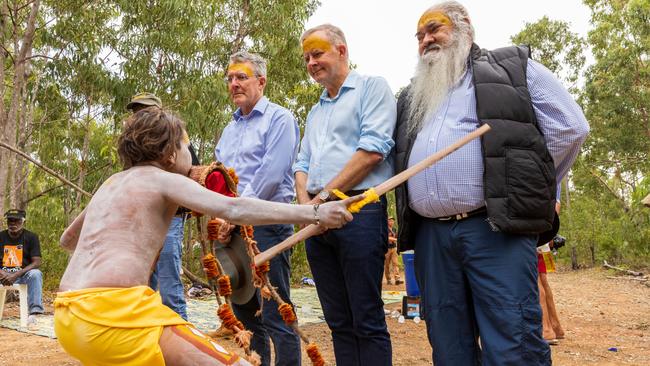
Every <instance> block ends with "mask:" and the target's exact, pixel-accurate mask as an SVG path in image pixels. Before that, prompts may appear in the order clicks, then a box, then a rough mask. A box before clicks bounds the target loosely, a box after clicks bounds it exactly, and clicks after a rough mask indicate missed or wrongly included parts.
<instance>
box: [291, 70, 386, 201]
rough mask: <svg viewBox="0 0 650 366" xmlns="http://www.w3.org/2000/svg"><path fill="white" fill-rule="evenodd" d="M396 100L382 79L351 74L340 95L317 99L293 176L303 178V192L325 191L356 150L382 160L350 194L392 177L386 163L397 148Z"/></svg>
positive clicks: (310, 113)
mask: <svg viewBox="0 0 650 366" xmlns="http://www.w3.org/2000/svg"><path fill="white" fill-rule="evenodd" d="M396 118H397V105H396V102H395V97H394V96H393V93H392V92H391V90H390V87H389V86H388V83H387V82H386V80H384V79H383V78H381V77H373V76H362V75H359V74H358V73H356V72H354V71H351V72H350V73H349V74H348V76H347V78H346V79H345V81H344V82H343V85H342V86H341V89H340V90H339V93H338V95H337V96H336V97H334V98H329V97H328V95H327V90H324V91H323V93H322V94H321V97H320V100H319V101H318V103H316V104H315V105H314V107H313V108H312V109H311V111H310V112H309V115H308V116H307V125H306V127H305V136H304V137H303V139H302V145H301V147H300V153H299V154H298V159H297V160H296V163H295V164H294V166H293V171H294V173H295V172H304V173H307V191H308V192H310V193H312V194H316V193H318V192H320V191H321V190H323V188H324V187H325V185H326V184H327V183H329V181H331V180H332V179H333V178H334V177H335V176H336V175H338V174H339V172H340V171H341V170H342V169H343V167H344V166H345V164H347V162H348V161H349V160H350V158H351V157H352V155H353V154H354V153H355V152H356V151H357V150H359V149H361V150H365V151H369V152H376V153H380V154H382V155H383V157H384V160H383V161H382V162H381V163H379V164H378V165H377V166H376V167H375V169H373V171H372V172H370V174H368V175H367V176H366V178H365V179H364V180H363V181H362V182H361V183H359V184H358V185H356V186H355V187H353V188H352V189H353V190H359V189H367V188H370V187H373V186H375V185H377V184H379V183H381V182H383V181H385V180H386V179H388V178H390V177H391V176H392V175H393V164H392V160H391V159H387V157H388V155H389V153H390V151H391V149H392V148H393V146H394V145H395V142H394V141H393V130H394V129H395V122H396Z"/></svg>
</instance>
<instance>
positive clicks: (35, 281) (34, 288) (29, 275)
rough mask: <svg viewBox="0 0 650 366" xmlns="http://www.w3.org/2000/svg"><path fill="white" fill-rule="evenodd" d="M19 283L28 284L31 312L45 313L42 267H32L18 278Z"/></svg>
mask: <svg viewBox="0 0 650 366" xmlns="http://www.w3.org/2000/svg"><path fill="white" fill-rule="evenodd" d="M14 283H17V284H24V285H27V303H28V304H29V314H30V315H31V314H43V273H42V272H41V270H40V269H30V270H29V271H27V272H26V273H25V274H23V275H22V276H20V277H18V279H16V282H14Z"/></svg>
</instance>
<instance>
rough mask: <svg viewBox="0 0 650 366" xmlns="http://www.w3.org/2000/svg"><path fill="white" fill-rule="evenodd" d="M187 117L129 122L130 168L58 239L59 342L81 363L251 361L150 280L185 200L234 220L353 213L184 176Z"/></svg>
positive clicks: (145, 115)
mask: <svg viewBox="0 0 650 366" xmlns="http://www.w3.org/2000/svg"><path fill="white" fill-rule="evenodd" d="M188 144H189V139H188V137H187V133H186V132H185V130H184V126H183V122H182V121H181V120H180V119H178V118H177V117H175V116H174V115H172V114H171V113H169V112H166V111H164V110H162V109H161V108H158V107H149V108H146V109H143V110H141V111H139V112H137V113H135V114H133V115H132V116H131V117H129V119H127V120H126V122H125V123H124V131H123V132H122V134H121V135H120V137H119V140H118V154H119V155H120V158H121V159H122V162H123V164H124V169H125V170H124V171H122V172H120V173H116V174H114V175H112V176H111V177H110V178H108V179H107V180H106V181H105V182H104V184H102V186H101V187H100V188H99V190H98V191H97V193H95V195H94V196H93V198H92V199H91V201H90V203H89V204H88V206H87V207H86V208H85V209H84V211H83V212H82V213H81V214H80V215H79V216H78V217H77V218H76V219H75V220H74V221H73V222H72V224H71V225H70V226H69V227H68V228H67V229H66V230H65V232H64V233H63V235H62V236H61V246H62V247H63V248H65V249H67V250H69V251H71V252H72V257H71V258H70V262H69V264H68V267H67V268H66V271H65V273H64V275H63V278H62V279H61V284H60V292H59V293H58V294H57V298H56V300H55V302H54V307H55V311H54V330H55V333H56V335H57V337H58V341H59V343H60V344H61V345H62V346H63V348H64V349H65V350H66V352H68V353H69V354H70V355H72V356H73V357H75V358H77V359H79V360H80V361H81V362H82V363H84V364H102V365H124V364H137V365H249V363H248V362H246V361H245V360H242V359H240V357H239V356H238V355H236V354H233V353H230V352H228V351H226V350H225V349H223V348H222V347H221V346H219V345H218V344H216V343H214V342H213V341H211V340H210V339H209V338H207V337H206V336H205V335H203V334H202V333H201V332H199V331H198V330H197V329H196V328H194V327H193V326H192V325H191V324H190V323H188V322H187V321H185V320H184V319H183V318H181V317H180V316H179V315H178V314H176V313H175V312H173V311H172V310H171V309H169V308H168V307H166V306H164V305H163V304H162V302H161V299H160V295H159V294H158V293H156V292H154V291H153V290H152V289H151V288H150V287H148V286H147V284H148V282H149V276H150V274H151V270H152V268H153V265H154V264H155V261H156V258H157V256H158V253H159V252H160V250H161V248H162V245H163V241H164V238H165V234H166V232H167V229H168V227H169V224H170V222H171V220H172V216H173V215H174V213H175V212H176V210H177V208H178V206H179V205H181V206H183V207H187V208H188V209H191V210H193V211H196V212H202V213H205V214H206V215H211V216H217V217H222V218H225V219H227V220H229V221H230V222H232V223H235V224H274V223H298V224H308V223H319V224H320V225H323V227H324V228H330V229H333V228H339V227H341V226H342V225H344V224H345V223H346V222H348V221H350V220H352V215H351V214H350V213H349V212H348V211H347V205H349V204H351V203H353V202H356V201H358V200H360V199H362V198H363V196H359V197H353V198H351V199H349V200H344V201H341V202H332V203H328V204H324V205H320V206H315V205H288V204H283V203H276V202H266V201H260V200H256V199H251V198H229V197H226V196H222V195H219V194H217V193H214V192H211V191H209V190H207V189H205V188H203V187H202V186H200V185H199V184H197V183H196V182H195V181H193V180H191V179H189V178H188V177H187V175H188V173H189V171H190V160H191V159H190V153H189V150H188Z"/></svg>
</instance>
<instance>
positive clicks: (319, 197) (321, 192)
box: [316, 189, 330, 202]
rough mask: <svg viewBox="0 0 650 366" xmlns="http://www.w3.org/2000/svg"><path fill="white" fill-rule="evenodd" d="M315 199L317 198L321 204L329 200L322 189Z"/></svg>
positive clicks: (327, 194) (327, 193) (325, 191)
mask: <svg viewBox="0 0 650 366" xmlns="http://www.w3.org/2000/svg"><path fill="white" fill-rule="evenodd" d="M316 197H318V199H319V200H321V201H323V202H327V201H329V200H330V193H329V192H328V191H327V190H324V189H323V190H322V191H320V192H318V194H317V195H316Z"/></svg>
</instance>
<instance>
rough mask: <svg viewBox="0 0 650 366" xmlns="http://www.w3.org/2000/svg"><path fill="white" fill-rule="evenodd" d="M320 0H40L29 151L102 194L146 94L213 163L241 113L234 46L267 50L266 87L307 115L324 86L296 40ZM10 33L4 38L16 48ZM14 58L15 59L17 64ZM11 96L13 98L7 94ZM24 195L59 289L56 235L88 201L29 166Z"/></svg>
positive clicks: (63, 258)
mask: <svg viewBox="0 0 650 366" xmlns="http://www.w3.org/2000/svg"><path fill="white" fill-rule="evenodd" d="M317 4H318V2H317V1H315V0H286V1H275V0H218V1H214V0H210V1H207V0H202V1H191V2H183V1H175V0H154V1H149V0H147V1H143V0H129V1H123V0H114V1H82V0H57V1H52V0H44V1H43V2H42V5H41V7H40V11H39V20H38V27H37V31H36V34H35V40H34V46H33V50H32V53H33V54H34V55H38V56H37V57H34V58H33V59H32V61H31V67H32V69H31V71H32V74H33V77H31V78H30V79H29V82H28V85H27V88H28V90H30V91H32V92H33V93H34V99H35V101H34V104H35V105H36V108H34V118H33V119H34V126H33V129H32V133H31V135H30V141H29V142H30V146H31V147H32V151H31V152H32V155H33V156H34V157H35V158H37V159H38V160H40V161H41V162H42V163H43V164H44V165H46V166H47V167H49V168H51V169H53V170H54V171H56V172H58V173H60V174H61V175H62V176H64V177H66V178H67V179H69V180H71V181H73V182H75V183H77V184H80V185H82V186H83V187H82V188H83V189H84V190H86V191H88V192H94V191H96V190H97V188H98V187H99V186H100V185H101V183H102V182H103V181H104V180H105V179H106V178H107V177H108V176H109V175H110V174H112V173H114V172H116V171H118V170H120V164H119V161H118V158H117V154H116V148H115V141H116V139H117V136H118V135H119V132H120V129H121V121H122V120H123V119H124V118H125V117H126V116H127V111H126V110H125V106H126V104H127V103H128V101H129V100H130V98H131V96H132V95H134V94H136V93H138V92H142V91H149V92H153V93H155V94H157V95H158V96H159V97H160V98H161V99H162V101H163V104H164V105H165V106H166V107H168V108H170V109H172V110H174V111H176V112H177V113H178V114H179V115H180V116H181V118H183V119H184V120H185V121H186V126H187V129H188V132H189V134H190V137H191V139H192V142H193V144H194V146H195V148H196V150H197V152H198V153H199V156H200V158H201V159H202V161H203V162H208V161H211V160H212V159H213V149H214V146H215V143H216V139H217V137H218V136H219V135H220V132H221V130H222V129H223V128H224V127H225V125H226V124H227V123H228V122H229V121H230V119H231V113H232V112H233V110H234V108H233V106H232V103H231V102H230V99H229V96H228V92H227V87H226V84H225V83H224V81H223V80H224V75H225V69H226V67H227V65H228V61H229V56H230V54H232V53H234V52H236V51H239V50H248V51H251V52H256V53H259V54H261V55H262V56H263V57H264V58H266V60H267V63H268V76H267V80H268V84H267V90H266V95H267V96H268V97H269V98H270V99H271V100H273V101H274V102H276V103H279V104H281V105H284V106H286V107H288V108H289V109H291V110H292V111H293V112H294V113H295V115H296V116H297V118H298V119H299V121H301V122H304V119H305V118H306V114H307V112H308V110H309V109H310V108H311V106H312V105H313V103H315V101H316V100H317V97H318V93H320V88H319V87H318V86H317V85H316V84H314V83H312V82H311V81H309V78H308V75H307V73H306V71H305V67H304V64H303V61H302V57H301V49H300V46H299V42H298V40H299V37H300V35H301V33H302V32H303V31H304V24H305V22H306V21H307V19H308V17H309V16H310V15H311V14H312V13H313V12H314V10H315V8H316V6H317ZM13 5H14V4H10V6H13ZM25 9H29V8H25ZM27 14H28V13H26V12H24V11H23V12H22V13H21V17H23V18H24V17H25V16H26V15H27ZM23 18H21V19H20V21H24V19H23ZM25 19H26V18H25ZM10 40H11V39H10V38H6V39H5V40H4V42H5V44H4V46H5V47H6V48H7V49H10V50H11V49H13V46H14V45H13V43H11V41H10ZM6 65H7V67H8V68H11V67H13V65H12V64H11V63H10V62H9V60H8V62H7V63H6ZM10 74H11V70H10V71H8V72H7V75H10ZM3 97H4V98H5V101H6V102H8V101H9V98H10V95H9V94H4V95H3ZM8 189H11V187H9V188H8ZM27 191H28V197H26V202H27V203H28V204H29V207H28V209H29V211H30V227H31V229H33V230H34V231H35V232H37V233H38V234H39V235H40V236H41V238H42V241H43V254H44V271H45V272H46V273H47V274H46V278H47V281H46V287H48V288H50V289H52V288H54V287H55V286H56V283H57V282H58V279H59V278H60V275H61V274H62V272H63V269H64V268H65V265H66V262H67V254H66V253H64V252H63V251H62V250H60V249H59V248H58V240H59V236H60V234H61V232H62V231H63V229H64V228H65V227H66V226H67V224H68V223H69V222H70V221H71V220H72V219H73V218H74V216H75V215H76V214H77V213H78V212H79V210H80V209H81V208H83V207H84V206H85V205H86V204H87V202H88V199H87V198H85V197H83V196H80V195H79V194H78V193H77V192H75V191H74V190H71V189H70V188H69V187H67V186H62V185H61V183H60V182H59V181H58V180H57V179H55V178H53V177H52V176H50V175H48V174H46V173H45V172H43V171H42V170H40V169H31V170H30V174H29V178H28V189H27ZM189 253H191V251H189ZM188 257H190V259H189V260H191V261H193V262H192V263H186V264H187V265H189V266H190V267H191V268H192V269H194V270H196V269H197V268H196V263H194V262H196V259H197V258H198V257H199V256H198V255H193V253H192V255H188ZM302 261H303V262H304V263H306V261H304V258H303V260H302ZM305 266H306V265H305ZM199 269H200V268H199ZM197 273H201V271H200V270H199V271H198V272H197Z"/></svg>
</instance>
